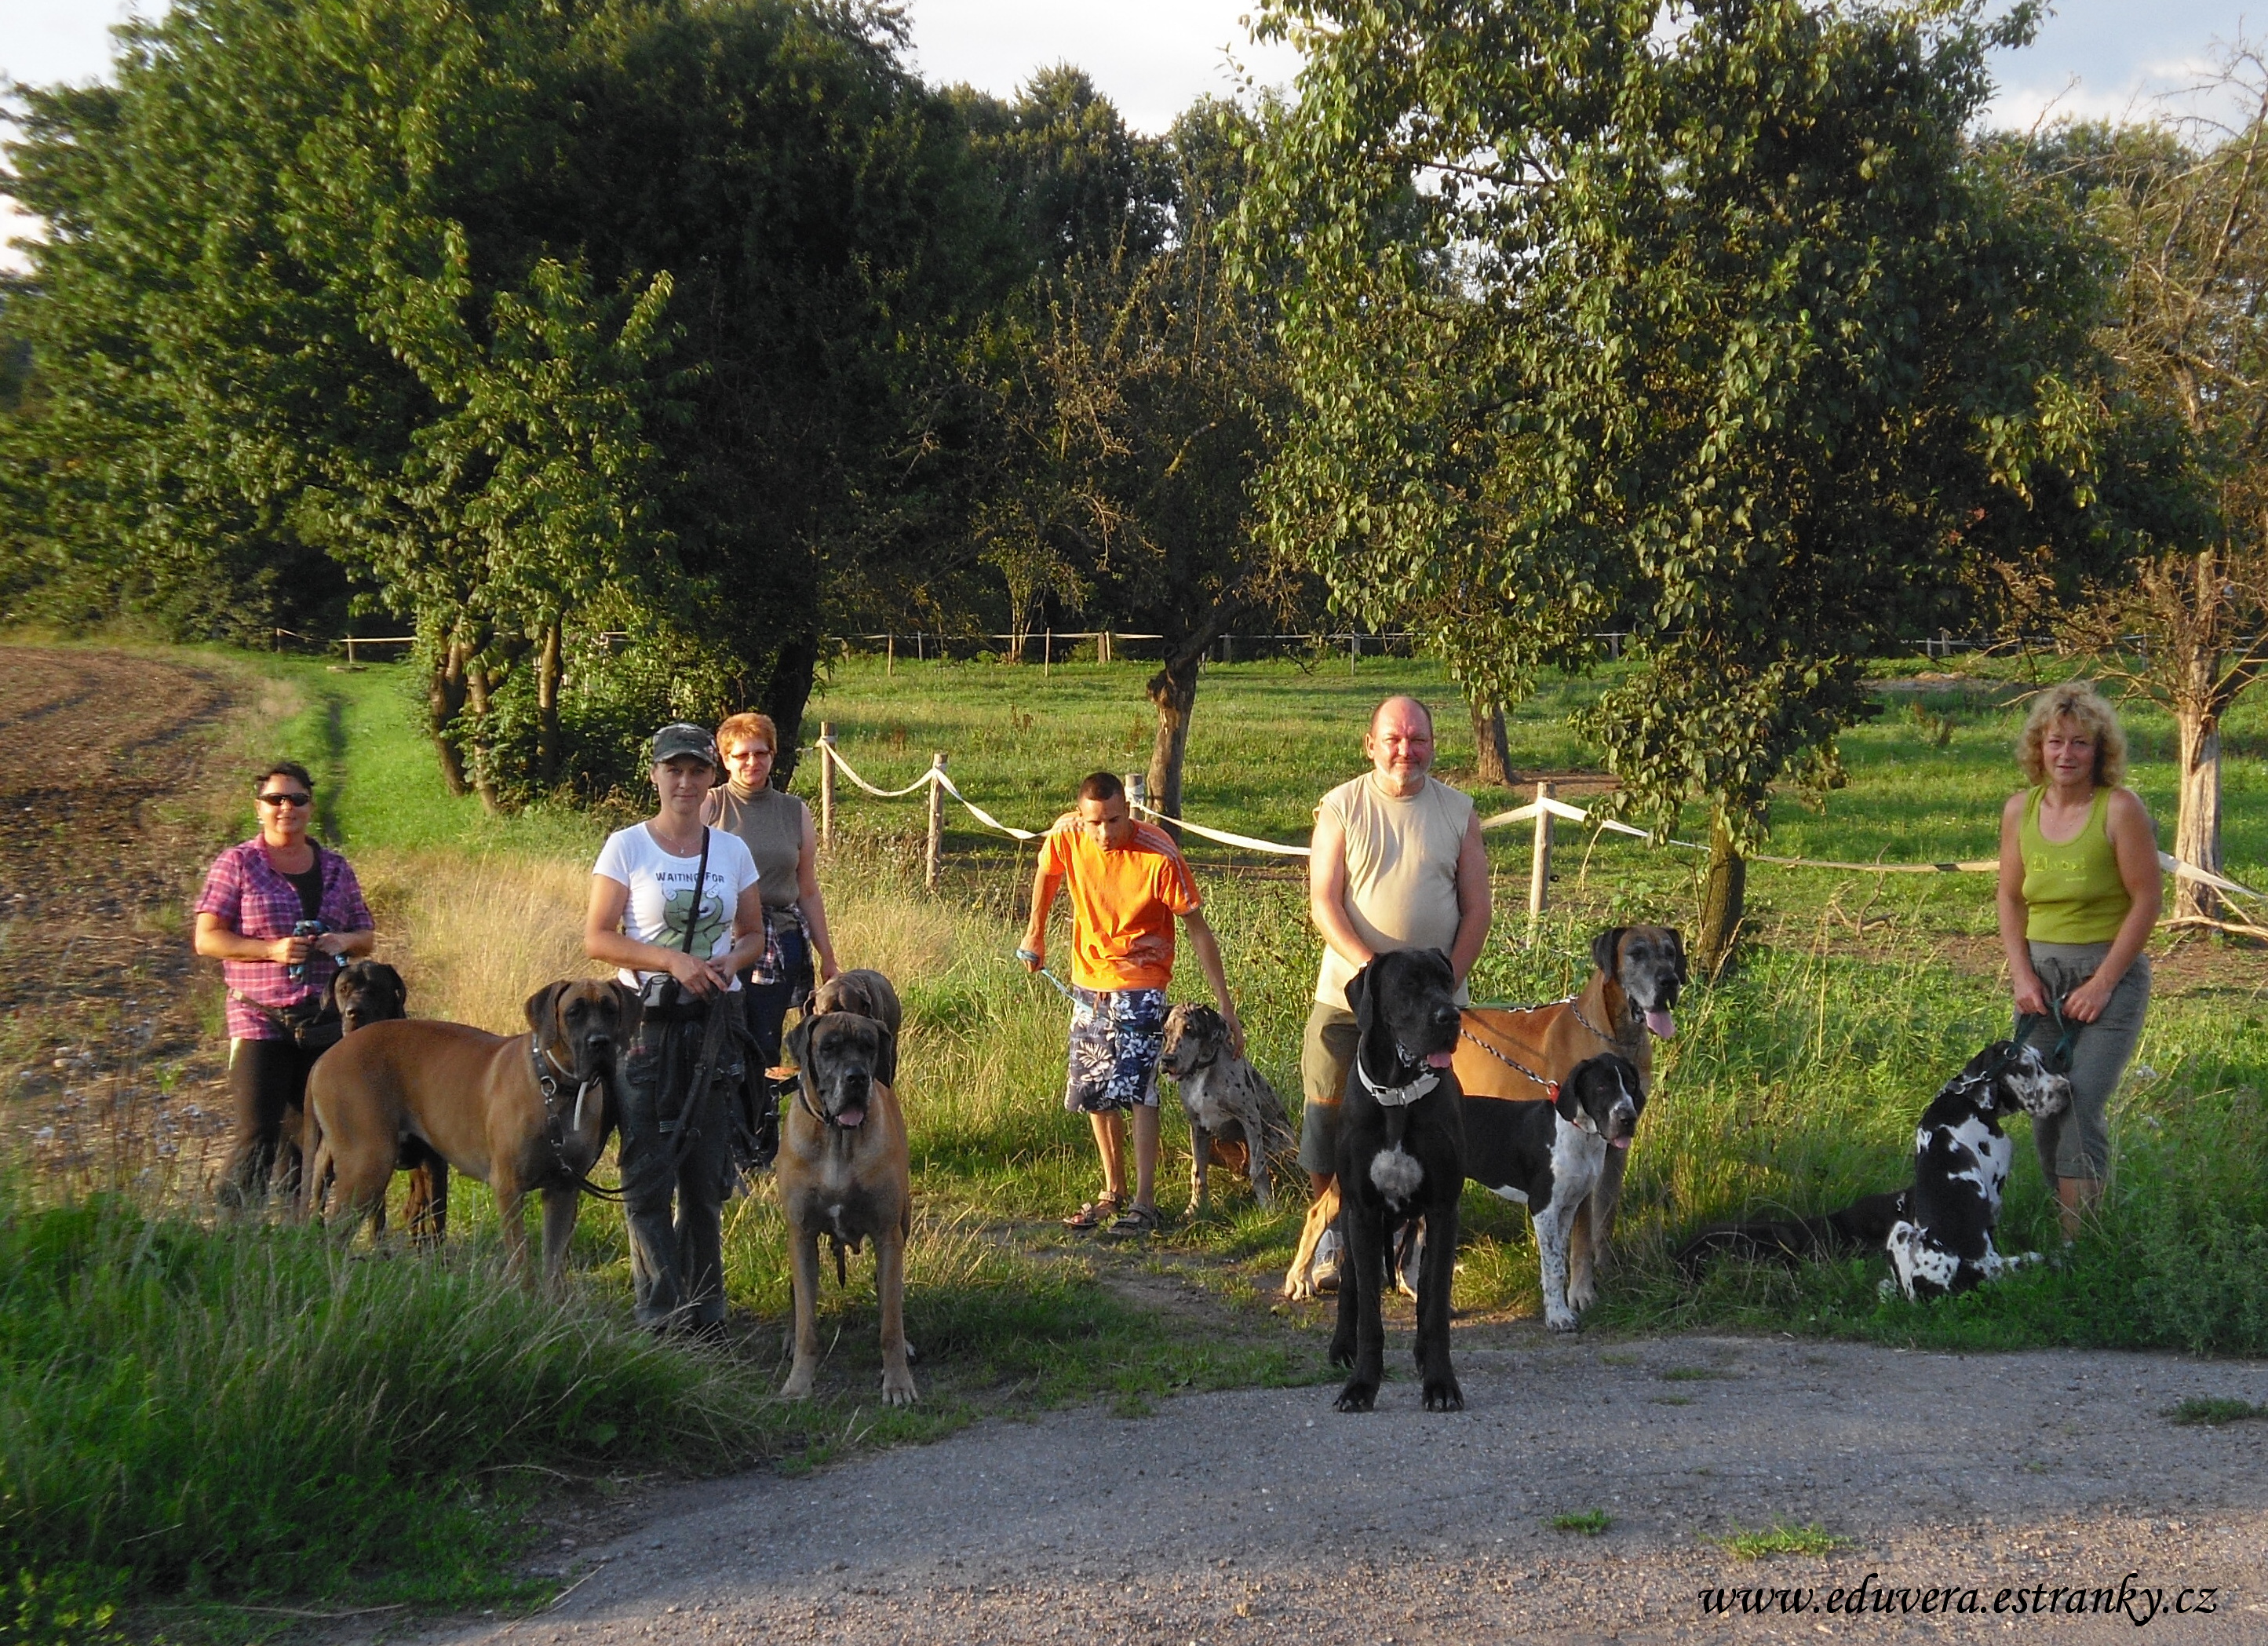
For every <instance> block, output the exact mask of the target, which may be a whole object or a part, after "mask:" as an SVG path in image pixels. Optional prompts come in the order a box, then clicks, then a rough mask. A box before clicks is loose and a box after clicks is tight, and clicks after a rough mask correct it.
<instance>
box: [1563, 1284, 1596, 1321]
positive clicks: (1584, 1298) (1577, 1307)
mask: <svg viewBox="0 0 2268 1646" xmlns="http://www.w3.org/2000/svg"><path fill="white" fill-rule="evenodd" d="M1598 1301H1599V1283H1598V1282H1597V1281H1594V1280H1593V1279H1592V1278H1591V1277H1590V1276H1589V1275H1585V1276H1584V1277H1583V1278H1582V1279H1581V1280H1580V1281H1568V1282H1567V1307H1568V1308H1570V1309H1572V1310H1574V1311H1575V1312H1576V1313H1577V1314H1579V1315H1580V1314H1581V1313H1582V1312H1583V1311H1584V1310H1586V1309H1588V1308H1589V1307H1590V1306H1591V1305H1592V1304H1593V1303H1597V1302H1598Z"/></svg>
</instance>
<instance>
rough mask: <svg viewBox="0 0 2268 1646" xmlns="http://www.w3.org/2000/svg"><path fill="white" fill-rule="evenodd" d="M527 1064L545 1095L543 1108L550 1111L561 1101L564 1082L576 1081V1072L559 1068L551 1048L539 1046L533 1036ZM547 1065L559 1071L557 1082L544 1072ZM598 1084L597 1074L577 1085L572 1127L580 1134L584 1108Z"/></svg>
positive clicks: (530, 1037)
mask: <svg viewBox="0 0 2268 1646" xmlns="http://www.w3.org/2000/svg"><path fill="white" fill-rule="evenodd" d="M527 1062H528V1067H530V1068H531V1069H532V1070H533V1071H534V1074H535V1087H536V1089H537V1090H538V1091H540V1092H541V1093H542V1094H543V1106H544V1107H545V1108H546V1109H549V1108H550V1107H551V1106H552V1105H553V1104H555V1103H557V1102H558V1101H559V1093H560V1090H561V1088H562V1086H563V1082H565V1081H571V1080H574V1079H575V1071H574V1070H573V1069H563V1068H559V1059H557V1058H556V1057H553V1056H552V1055H551V1051H550V1048H549V1047H548V1046H542V1045H539V1044H536V1039H535V1037H534V1036H533V1035H531V1036H529V1037H528V1041H527ZM546 1064H549V1065H550V1066H551V1067H553V1068H555V1069H558V1070H559V1078H558V1079H556V1080H555V1079H553V1078H552V1076H551V1075H549V1074H546V1073H545V1072H544V1066H545V1065H546ZM597 1084H599V1077H598V1076H597V1075H595V1074H591V1075H586V1076H585V1077H584V1079H582V1080H581V1081H578V1082H577V1083H576V1087H575V1117H574V1118H573V1120H572V1121H571V1122H570V1125H571V1126H572V1127H573V1128H574V1129H575V1130H576V1131H578V1132H580V1131H581V1130H582V1129H583V1106H584V1104H585V1103H588V1102H589V1101H590V1097H591V1088H593V1086H596V1085H597Z"/></svg>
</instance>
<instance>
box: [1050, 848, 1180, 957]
mask: <svg viewBox="0 0 2268 1646" xmlns="http://www.w3.org/2000/svg"><path fill="white" fill-rule="evenodd" d="M1040 872H1041V873H1042V874H1045V875H1062V876H1063V877H1064V882H1065V884H1066V887H1067V889H1069V891H1070V893H1071V981H1072V982H1073V983H1076V984H1078V985H1079V987H1081V988H1083V989H1162V988H1165V987H1167V985H1170V984H1171V983H1172V982H1173V980H1174V917H1175V916H1176V915H1182V914H1193V913H1195V912H1197V882H1196V881H1194V880H1192V879H1191V878H1190V877H1189V864H1188V863H1186V862H1184V861H1183V860H1182V854H1181V853H1180V851H1179V850H1177V849H1176V848H1175V845H1174V839H1173V837H1172V836H1171V835H1169V834H1167V832H1166V831H1165V830H1162V829H1159V828H1155V827H1153V826H1152V825H1151V824H1149V823H1136V824H1135V825H1134V838H1132V839H1131V840H1130V841H1128V842H1127V843H1126V845H1124V846H1123V847H1121V848H1120V849H1119V850H1117V851H1116V852H1106V851H1104V850H1103V849H1102V848H1101V846H1099V845H1095V844H1094V841H1093V840H1091V839H1090V838H1087V833H1086V830H1084V829H1082V828H1080V827H1079V816H1078V814H1077V813H1075V812H1074V813H1071V814H1069V815H1068V816H1063V817H1059V818H1057V820H1056V825H1055V827H1054V828H1052V829H1050V830H1049V831H1048V838H1047V839H1046V841H1045V842H1044V843H1043V844H1042V846H1041V848H1040ZM1138 945H1139V946H1141V947H1142V948H1143V949H1144V957H1143V958H1141V959H1134V958H1131V957H1130V956H1131V951H1133V950H1134V948H1136V947H1137V946H1138Z"/></svg>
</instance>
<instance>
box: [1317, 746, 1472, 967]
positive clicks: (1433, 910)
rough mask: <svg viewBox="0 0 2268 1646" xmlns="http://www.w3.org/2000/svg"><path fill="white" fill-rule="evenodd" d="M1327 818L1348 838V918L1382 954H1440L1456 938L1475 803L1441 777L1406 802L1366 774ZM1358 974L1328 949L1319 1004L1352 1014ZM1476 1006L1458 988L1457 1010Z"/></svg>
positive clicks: (1340, 793) (1327, 799)
mask: <svg viewBox="0 0 2268 1646" xmlns="http://www.w3.org/2000/svg"><path fill="white" fill-rule="evenodd" d="M1325 812H1329V814H1330V815H1331V816H1332V818H1333V819H1335V820H1336V821H1337V823H1338V825H1339V828H1340V829H1341V830H1343V831H1344V834H1345V836H1346V883H1347V894H1346V901H1347V915H1348V919H1349V921H1350V923H1351V924H1352V926H1354V929H1355V930H1356V931H1357V932H1359V934H1361V935H1362V941H1364V942H1366V943H1367V944H1369V945H1370V946H1371V948H1374V949H1379V950H1381V951H1382V950H1385V949H1389V948H1438V949H1440V951H1441V952H1442V953H1443V954H1445V955H1446V954H1447V953H1448V952H1449V946H1450V945H1451V944H1452V943H1454V941H1456V936H1457V918H1458V913H1459V911H1458V908H1457V857H1458V854H1459V853H1461V852H1462V850H1463V849H1464V844H1465V830H1466V828H1467V826H1468V825H1469V824H1470V823H1471V822H1472V817H1473V802H1472V797H1471V796H1470V795H1469V794H1465V793H1462V792H1460V791H1458V790H1456V789H1453V788H1451V787H1450V786H1448V785H1447V784H1446V783H1444V782H1442V781H1440V779H1437V778H1427V779H1425V787H1424V788H1422V789H1420V790H1419V791H1418V793H1415V794H1412V795H1410V797H1409V798H1408V799H1406V800H1403V799H1398V798H1396V797H1395V796H1394V795H1391V794H1388V793H1387V792H1386V791H1385V790H1384V789H1383V788H1381V786H1379V782H1378V774H1377V773H1376V772H1375V771H1366V772H1364V773H1363V774H1362V776H1360V777H1359V778H1356V779H1354V780H1353V781H1351V782H1348V783H1342V784H1340V785H1339V786H1338V787H1337V788H1335V789H1333V790H1332V791H1331V792H1330V793H1328V794H1326V795H1324V796H1323V801H1322V805H1320V806H1318V807H1317V808H1315V813H1316V816H1322V814H1323V813H1325ZM1356 970H1357V968H1356V967H1354V966H1353V965H1351V964H1350V963H1348V962H1347V961H1346V960H1345V959H1344V957H1343V956H1341V955H1340V954H1339V952H1338V951H1337V949H1335V948H1332V947H1331V946H1330V945H1329V943H1326V944H1324V945H1323V969H1322V975H1321V976H1320V977H1318V978H1316V979H1315V999H1316V1000H1318V1001H1319V1002H1321V1003H1322V1004H1323V1005H1325V1006H1336V1007H1337V1008H1339V1009H1340V1010H1342V1011H1344V1010H1345V1009H1346V1003H1347V1000H1346V985H1347V979H1348V978H1351V977H1353V976H1354V974H1355V971H1356ZM1471 999H1472V996H1471V994H1470V993H1469V992H1468V991H1467V990H1466V988H1465V985H1463V984H1462V983H1461V984H1459V985H1457V1004H1458V1005H1460V1006H1463V1005H1465V1004H1467V1003H1468V1002H1469V1001H1470V1000H1471Z"/></svg>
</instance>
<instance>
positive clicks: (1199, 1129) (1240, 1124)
mask: <svg viewBox="0 0 2268 1646" xmlns="http://www.w3.org/2000/svg"><path fill="white" fill-rule="evenodd" d="M1158 1066H1159V1067H1160V1069H1162V1070H1163V1071H1164V1072H1165V1073H1166V1074H1169V1075H1171V1076H1172V1077H1173V1079H1174V1083H1175V1086H1176V1087H1178V1088H1179V1089H1180V1091H1181V1094H1182V1111H1183V1112H1184V1113H1185V1114H1187V1115H1188V1116H1189V1191H1190V1205H1191V1207H1193V1208H1194V1209H1195V1210H1197V1211H1200V1212H1202V1211H1203V1210H1204V1206H1205V1173H1206V1170H1207V1169H1208V1168H1210V1167H1212V1166H1226V1167H1227V1168H1228V1169H1229V1170H1232V1171H1241V1172H1244V1173H1246V1174H1247V1175H1248V1177H1250V1178H1251V1180H1252V1195H1253V1198H1254V1199H1256V1200H1258V1201H1259V1202H1260V1204H1261V1205H1263V1206H1270V1205H1273V1204H1274V1200H1273V1198H1272V1193H1271V1191H1270V1185H1269V1173H1268V1157H1269V1155H1271V1154H1275V1155H1281V1154H1286V1153H1288V1152H1290V1151H1291V1150H1292V1149H1294V1148H1297V1147H1298V1140H1296V1139H1295V1138H1293V1137H1292V1122H1291V1120H1290V1118H1288V1117H1287V1116H1286V1115H1285V1112H1284V1100H1283V1099H1282V1098H1280V1097H1278V1096H1277V1095H1276V1089H1275V1088H1274V1087H1273V1086H1270V1084H1269V1083H1268V1077H1267V1076H1266V1075H1264V1074H1262V1073H1261V1072H1260V1071H1259V1070H1258V1069H1256V1068H1254V1067H1252V1065H1251V1064H1250V1063H1248V1062H1247V1061H1246V1060H1245V1059H1242V1058H1241V1057H1239V1056H1237V1055H1236V1053H1235V1052H1234V1051H1233V1049H1231V1047H1230V1045H1229V1044H1228V1024H1227V1023H1226V1022H1224V1021H1223V1020H1222V1018H1221V1015H1220V1014H1219V1012H1217V1011H1215V1010H1213V1008H1211V1007H1210V1006H1197V1005H1194V1004H1189V1003H1184V1004H1182V1005H1180V1006H1176V1007H1175V1008H1174V1009H1173V1011H1172V1012H1171V1013H1170V1014H1169V1015H1167V1018H1166V1035H1165V1041H1164V1044H1163V1047H1162V1049H1161V1052H1160V1057H1159V1065H1158Z"/></svg>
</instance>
